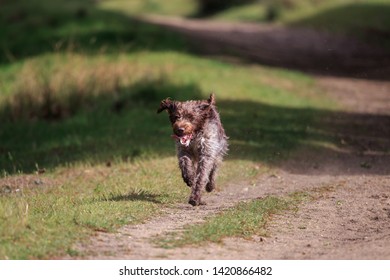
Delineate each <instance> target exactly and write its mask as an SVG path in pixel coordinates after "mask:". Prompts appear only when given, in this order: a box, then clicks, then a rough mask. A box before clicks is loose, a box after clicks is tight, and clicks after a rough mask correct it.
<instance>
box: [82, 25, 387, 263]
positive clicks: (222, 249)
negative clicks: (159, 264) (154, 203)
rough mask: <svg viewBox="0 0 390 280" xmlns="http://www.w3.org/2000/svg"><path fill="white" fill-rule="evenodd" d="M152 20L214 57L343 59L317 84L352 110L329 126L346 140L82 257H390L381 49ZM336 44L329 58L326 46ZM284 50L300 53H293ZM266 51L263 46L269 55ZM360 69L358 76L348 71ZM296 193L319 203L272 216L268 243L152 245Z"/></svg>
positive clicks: (304, 153) (108, 239)
mask: <svg viewBox="0 0 390 280" xmlns="http://www.w3.org/2000/svg"><path fill="white" fill-rule="evenodd" d="M148 20H149V21H150V22H153V23H158V24H160V25H164V26H166V27H169V28H173V29H174V30H176V31H179V32H182V33H183V34H185V35H187V36H189V37H190V40H195V41H199V40H201V44H202V45H203V51H205V52H206V53H212V54H215V53H218V54H221V52H223V54H225V55H226V52H225V51H223V50H221V44H222V45H224V50H226V49H227V50H228V51H227V52H229V53H235V54H238V55H239V56H245V57H246V58H250V57H256V61H262V60H266V61H265V62H266V63H267V64H274V65H279V64H281V63H283V67H293V68H298V69H303V68H305V69H306V70H307V69H309V70H311V71H314V72H320V70H321V69H319V68H316V67H317V66H316V65H317V63H322V62H324V61H325V62H326V63H328V62H330V61H329V59H332V60H331V61H333V62H334V61H335V60H334V59H335V58H336V60H337V59H338V62H337V63H338V64H337V68H338V70H337V71H332V72H330V71H331V70H330V68H329V67H328V68H327V70H326V71H328V70H329V71H328V72H327V73H325V74H326V75H325V76H318V77H317V82H318V84H319V85H320V86H321V87H323V88H324V90H325V91H326V92H327V94H329V96H330V97H331V98H335V99H337V100H339V102H340V103H341V104H342V105H343V106H344V107H345V112H344V111H343V112H342V113H340V114H338V113H337V112H335V114H334V115H331V116H328V117H327V119H326V120H324V123H323V124H322V125H325V126H328V127H329V128H331V129H329V133H333V134H334V135H336V136H337V137H339V139H340V142H341V143H342V144H341V145H338V146H335V147H331V148H329V149H324V150H315V151H314V150H311V149H305V148H302V150H300V151H298V152H297V153H296V156H294V157H293V158H291V159H290V160H288V161H287V162H284V163H283V164H281V165H280V166H278V167H274V168H272V170H271V171H270V172H269V173H266V174H263V175H262V176H260V177H259V178H258V180H257V182H256V184H254V185H253V184H251V185H248V184H245V183H242V184H232V185H228V186H226V187H225V188H224V189H223V191H221V192H217V193H214V194H212V195H208V196H206V198H205V199H206V201H207V202H208V205H206V206H202V207H196V208H194V207H192V206H190V205H187V204H179V205H177V206H175V207H173V208H167V209H165V210H164V215H162V216H161V217H158V218H155V219H152V220H150V221H147V222H146V223H144V224H140V225H134V226H125V227H123V228H121V229H119V230H118V232H116V233H101V232H99V233H97V234H96V236H94V237H92V238H91V240H90V241H89V242H87V243H84V244H79V245H77V247H76V249H77V250H78V251H81V252H82V253H83V255H82V256H81V258H88V259H89V258H91V259H390V82H389V81H388V80H387V81H386V80H385V79H383V77H384V76H383V75H384V73H385V72H386V71H387V70H388V69H390V67H389V65H390V63H389V61H388V60H385V59H383V58H384V57H383V56H382V55H383V53H382V52H381V51H380V50H377V49H372V48H369V47H368V46H366V45H364V44H360V43H357V42H352V41H348V40H347V39H345V38H334V37H330V36H329V35H326V34H325V35H324V34H318V33H316V32H314V31H310V30H299V31H294V32H295V33H294V32H293V31H291V30H287V29H282V28H280V27H274V26H258V25H250V24H242V25H241V24H226V23H210V22H204V21H202V22H197V21H184V20H179V19H169V20H165V19H164V20H163V19H161V18H152V19H151V18H149V19H148ZM261 34H262V35H261ZM262 36H263V37H262ZM302 38H305V40H302ZM265 39H266V41H267V44H265V43H264V40H265ZM286 42H290V44H287V45H286ZM321 42H322V43H321ZM323 42H327V43H326V44H325V45H324V44H323ZM330 46H331V48H332V51H331V53H329V50H327V48H329V47H330ZM286 47H288V48H289V49H290V50H294V52H292V51H286ZM348 47H352V49H350V48H348ZM259 49H262V50H264V54H265V57H263V52H259V51H258V50H259ZM347 49H348V51H346V50H347ZM267 51H268V52H267ZM292 53H294V54H295V55H292ZM269 56H270V57H269ZM380 58H382V60H381V59H380ZM386 59H387V58H386ZM301 60H302V61H303V62H301ZM273 61H274V62H275V63H273ZM378 61H379V62H378ZM335 65H336V64H332V67H333V68H334V67H335ZM279 66H281V65H279ZM332 67H331V68H332ZM352 68H353V69H354V71H352V72H351V71H349V70H350V69H352ZM322 70H323V69H322ZM362 71H364V73H365V74H363V72H362ZM342 72H348V73H349V74H351V75H352V74H353V75H355V76H356V75H357V76H360V77H361V76H364V75H369V76H370V78H374V77H380V78H381V79H382V81H375V80H363V79H356V78H350V77H347V78H346V77H336V76H334V75H333V74H338V75H339V74H341V73H342ZM331 73H332V75H329V74H331ZM389 77H390V76H389ZM346 113H347V114H348V117H349V118H352V119H353V120H354V121H355V122H358V123H361V122H363V123H364V124H365V127H368V128H369V130H368V131H369V132H368V133H366V131H365V132H363V133H362V132H361V131H358V130H359V128H361V126H354V125H353V121H351V120H348V121H347V122H346V121H345V119H346V115H345V114H346ZM343 122H345V124H344V123H343ZM340 123H343V125H339V124H340ZM341 128H343V129H341ZM296 190H300V191H302V190H303V191H309V192H312V193H314V194H316V196H317V199H315V200H313V201H310V202H307V203H305V204H303V205H301V206H300V208H299V210H298V211H297V212H287V213H285V214H283V215H279V216H275V217H273V219H272V222H271V223H270V224H269V225H268V232H269V235H268V236H267V237H259V236H254V237H253V238H252V239H251V240H243V239H239V238H227V239H225V240H224V241H223V243H222V244H205V245H204V246H201V247H193V246H190V247H185V248H177V249H163V248H160V247H159V246H156V245H155V244H154V243H153V240H154V239H155V238H156V236H164V235H166V234H167V233H169V232H176V231H180V230H182V228H183V226H185V225H186V224H189V223H196V222H202V221H203V219H204V218H205V217H207V216H210V215H213V214H215V213H217V212H219V211H222V210H224V209H226V208H228V207H231V206H232V205H234V204H235V203H237V202H239V201H246V200H250V199H254V198H258V197H263V196H267V195H284V194H287V193H291V192H293V191H296ZM319 190H321V191H319Z"/></svg>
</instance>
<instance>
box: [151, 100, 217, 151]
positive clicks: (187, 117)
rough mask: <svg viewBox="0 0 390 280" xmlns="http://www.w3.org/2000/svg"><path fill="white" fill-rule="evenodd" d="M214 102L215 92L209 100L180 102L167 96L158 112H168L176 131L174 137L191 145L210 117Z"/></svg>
mask: <svg viewBox="0 0 390 280" xmlns="http://www.w3.org/2000/svg"><path fill="white" fill-rule="evenodd" d="M214 104H215V96H214V94H211V95H210V97H209V99H207V100H197V101H185V102H180V101H174V100H171V99H169V98H167V99H164V100H162V101H161V103H160V107H159V108H158V110H157V113H161V112H162V111H167V112H168V114H169V120H170V121H171V124H172V128H173V133H174V134H173V135H172V137H173V138H175V139H177V140H178V141H179V142H180V143H181V144H182V145H184V146H189V144H190V142H191V140H192V139H193V138H194V137H195V135H196V133H198V132H199V131H200V130H201V128H202V126H203V124H204V122H205V121H206V119H207V118H208V117H209V115H210V111H211V108H212V106H213V105H214Z"/></svg>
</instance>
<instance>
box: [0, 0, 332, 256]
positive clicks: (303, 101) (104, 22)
mask: <svg viewBox="0 0 390 280" xmlns="http://www.w3.org/2000/svg"><path fill="white" fill-rule="evenodd" d="M49 2H50V3H49ZM113 3H114V2H113ZM46 4H48V5H46ZM87 4H88V5H87ZM105 4H108V3H104V2H103V3H101V5H103V6H102V7H104V5H105ZM111 4H112V3H111ZM118 9H119V10H121V6H118ZM0 14H1V17H0V19H1V20H0V21H2V22H1V25H2V26H4V28H3V29H2V30H1V31H0V41H1V42H2V46H1V51H0V89H1V90H0V91H1V96H0V121H1V126H0V139H1V141H0V172H1V177H2V178H1V179H0V258H1V259H36V258H51V257H54V256H58V255H62V254H64V253H67V252H68V253H70V254H76V253H77V252H74V251H73V250H71V249H70V248H71V245H72V244H73V243H74V242H75V241H77V240H80V239H83V238H85V237H86V236H88V235H91V234H92V233H93V232H94V231H114V230H115V229H116V228H118V226H120V225H123V224H127V223H138V222H141V221H144V220H145V219H147V218H148V217H150V216H152V215H155V214H158V212H159V209H161V207H164V206H169V205H171V204H173V203H177V202H185V201H186V199H187V196H188V188H186V187H184V184H183V182H182V180H181V178H180V172H179V170H178V167H177V160H176V158H175V156H174V148H173V143H172V140H171V139H170V137H169V135H170V134H171V128H170V127H169V123H168V118H167V116H164V115H157V114H156V109H157V108H158V104H159V102H160V100H162V99H163V98H166V97H167V96H170V97H172V98H175V99H180V100H185V99H198V98H205V97H207V96H208V94H209V93H210V92H211V91H214V92H215V93H216V96H217V105H218V106H219V110H220V112H221V117H222V121H223V122H224V126H225V129H226V132H227V134H228V135H229V137H230V152H229V156H228V157H227V159H226V161H225V164H224V166H223V168H222V169H221V171H220V177H219V180H218V183H219V184H220V185H221V186H223V184H225V183H227V182H234V181H232V180H233V178H236V179H237V180H251V179H252V178H254V177H255V176H257V174H259V173H261V172H263V171H264V170H265V169H266V168H267V166H269V165H272V164H273V163H275V162H278V161H279V160H280V159H281V158H287V157H288V155H289V153H290V152H291V151H293V150H294V149H295V148H296V147H298V146H300V145H302V144H305V143H308V140H313V143H314V142H315V143H318V142H320V141H329V139H326V138H324V136H322V134H320V133H318V132H316V131H315V130H313V129H311V128H310V127H311V126H312V124H313V123H314V122H315V121H316V119H317V115H318V114H323V113H327V110H328V109H329V108H332V106H333V105H332V104H331V103H329V102H328V101H327V100H326V99H324V98H323V97H322V96H321V90H319V89H318V88H317V86H316V85H315V83H314V81H313V80H312V79H311V78H310V77H308V76H306V75H303V74H300V73H296V72H291V71H284V70H276V69H272V68H267V67H260V66H248V65H233V64H229V63H223V62H218V61H214V60H210V59H206V58H200V57H198V56H195V55H193V54H191V53H189V52H188V46H187V45H186V43H185V41H184V40H182V39H181V38H180V37H178V36H176V35H175V34H172V33H170V32H166V31H163V30H161V29H159V28H157V27H154V26H150V25H145V24H140V23H136V22H134V21H133V20H132V18H131V17H129V16H127V15H126V14H124V13H122V12H117V11H115V10H113V6H111V7H110V9H105V8H101V7H100V6H95V5H93V4H91V2H90V1H60V0H58V1H44V0H35V1H33V2H32V1H31V2H26V1H7V5H5V8H4V9H1V11H0ZM32 26H34V28H32ZM259 166H261V167H260V168H259ZM36 173H39V174H36Z"/></svg>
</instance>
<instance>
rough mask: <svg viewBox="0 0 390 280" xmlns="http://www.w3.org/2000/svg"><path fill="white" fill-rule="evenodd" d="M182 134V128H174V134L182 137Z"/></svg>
mask: <svg viewBox="0 0 390 280" xmlns="http://www.w3.org/2000/svg"><path fill="white" fill-rule="evenodd" d="M183 133H184V128H182V127H178V128H176V134H177V135H179V136H180V135H183Z"/></svg>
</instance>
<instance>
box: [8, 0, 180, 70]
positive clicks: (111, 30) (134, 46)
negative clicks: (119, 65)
mask: <svg viewBox="0 0 390 280" xmlns="http://www.w3.org/2000/svg"><path fill="white" fill-rule="evenodd" d="M98 2H99V1H91V0H69V1H67V0H55V1H48V0H35V1H34V2H33V3H29V2H26V1H23V0H5V1H2V9H1V10H0V26H1V32H0V42H1V45H0V64H9V63H13V62H15V61H19V60H23V59H25V58H29V57H33V56H37V55H41V54H45V53H51V52H66V51H72V52H83V53H101V52H104V53H105V54H110V53H114V54H115V53H117V52H118V51H122V52H123V51H126V52H131V51H137V50H177V51H180V50H181V51H183V50H184V48H185V45H184V42H183V40H181V38H180V37H179V36H177V35H175V34H173V33H171V32H169V31H166V30H162V29H161V28H159V27H157V26H153V25H150V24H147V23H141V22H139V21H135V20H132V19H131V18H130V17H127V16H125V15H123V14H120V13H117V12H111V11H104V10H102V9H99V7H98V6H97V5H96V3H98Z"/></svg>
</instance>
